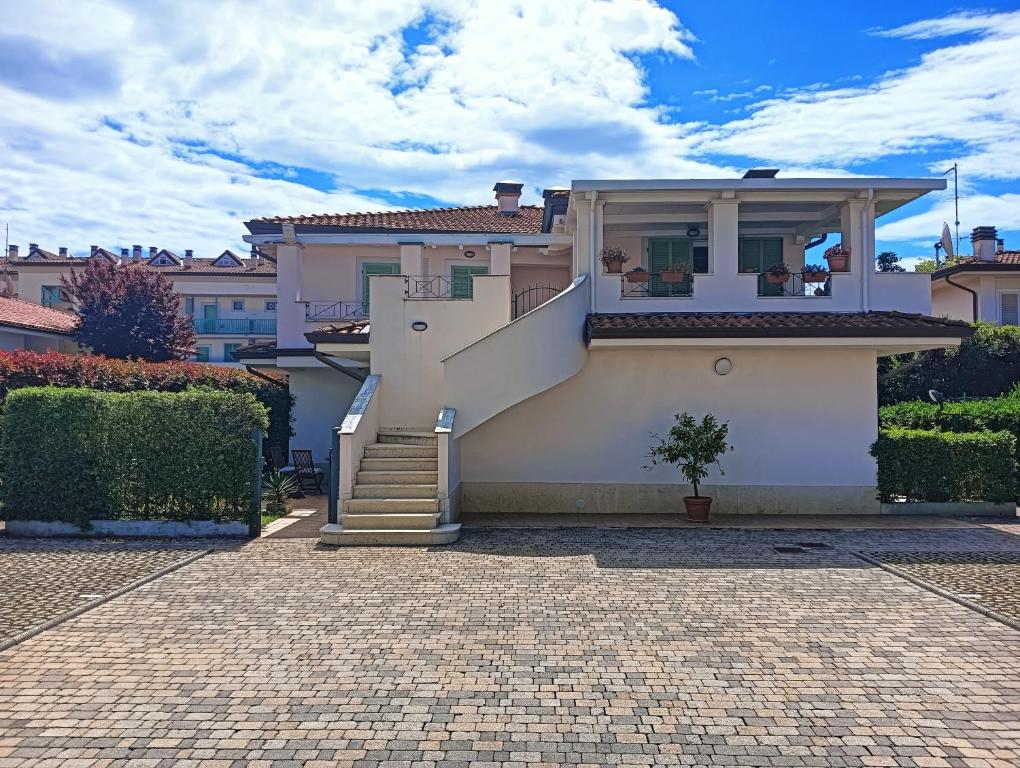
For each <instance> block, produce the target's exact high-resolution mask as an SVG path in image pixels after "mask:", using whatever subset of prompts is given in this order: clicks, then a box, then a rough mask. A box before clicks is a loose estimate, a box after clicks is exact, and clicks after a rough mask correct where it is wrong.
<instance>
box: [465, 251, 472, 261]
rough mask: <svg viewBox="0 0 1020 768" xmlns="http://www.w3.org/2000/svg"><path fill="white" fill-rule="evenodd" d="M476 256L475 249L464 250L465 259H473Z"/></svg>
mask: <svg viewBox="0 0 1020 768" xmlns="http://www.w3.org/2000/svg"><path fill="white" fill-rule="evenodd" d="M474 257H475V252H474V251H464V258H465V259H473V258H474Z"/></svg>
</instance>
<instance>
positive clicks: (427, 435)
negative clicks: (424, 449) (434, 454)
mask: <svg viewBox="0 0 1020 768" xmlns="http://www.w3.org/2000/svg"><path fill="white" fill-rule="evenodd" d="M376 440H377V441H378V442H380V443H394V444H400V445H436V443H437V440H436V433H435V432H423V431H419V430H401V429H380V430H379V431H378V432H377V433H376Z"/></svg>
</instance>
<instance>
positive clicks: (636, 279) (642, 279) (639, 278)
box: [626, 272, 651, 283]
mask: <svg viewBox="0 0 1020 768" xmlns="http://www.w3.org/2000/svg"><path fill="white" fill-rule="evenodd" d="M626 277H627V282H628V283H647V282H648V281H649V280H650V279H651V275H649V274H648V273H647V272H628V273H627V275H626Z"/></svg>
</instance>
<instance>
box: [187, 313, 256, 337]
mask: <svg viewBox="0 0 1020 768" xmlns="http://www.w3.org/2000/svg"><path fill="white" fill-rule="evenodd" d="M192 322H193V323H194V326H195V333H201V334H223V335H229V336H275V335H276V320H275V319H273V318H267V319H260V320H248V319H245V318H236V319H235V318H223V319H219V318H217V319H210V318H204V317H196V318H193V320H192Z"/></svg>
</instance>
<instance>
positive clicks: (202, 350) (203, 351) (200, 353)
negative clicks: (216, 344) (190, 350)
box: [195, 347, 209, 363]
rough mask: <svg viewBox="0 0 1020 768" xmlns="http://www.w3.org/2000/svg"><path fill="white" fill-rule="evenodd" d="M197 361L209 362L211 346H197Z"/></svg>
mask: <svg viewBox="0 0 1020 768" xmlns="http://www.w3.org/2000/svg"><path fill="white" fill-rule="evenodd" d="M195 361H196V362H199V363H208V362H209V347H195Z"/></svg>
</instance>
